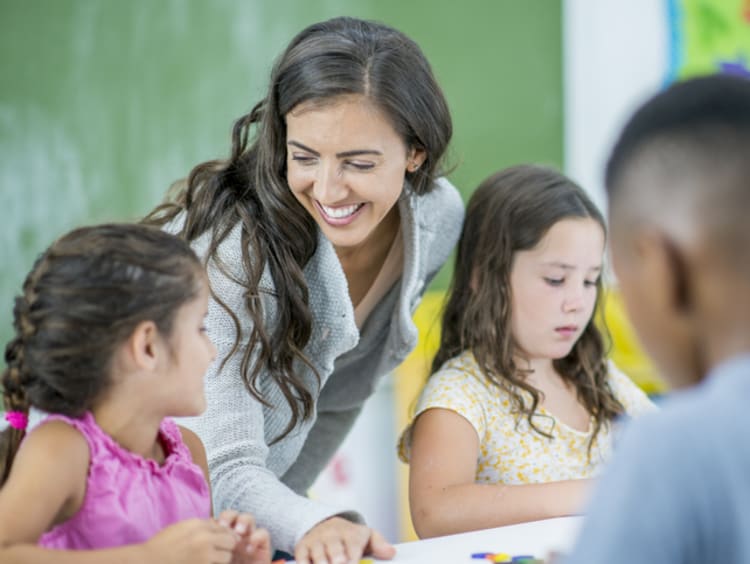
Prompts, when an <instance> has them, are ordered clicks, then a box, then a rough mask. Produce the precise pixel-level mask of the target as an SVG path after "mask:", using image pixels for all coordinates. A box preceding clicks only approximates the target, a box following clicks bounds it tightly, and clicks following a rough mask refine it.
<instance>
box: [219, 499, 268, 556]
mask: <svg viewBox="0 0 750 564" xmlns="http://www.w3.org/2000/svg"><path fill="white" fill-rule="evenodd" d="M218 521H219V524H220V525H223V526H225V527H227V528H229V529H231V530H232V531H234V533H235V535H236V536H237V537H236V538H237V544H236V545H235V547H234V551H233V553H232V564H269V563H270V562H271V539H270V537H269V535H268V531H267V530H265V529H259V528H257V527H256V526H255V519H253V516H252V515H250V514H249V513H239V512H237V511H232V510H227V511H222V512H221V514H220V515H219V518H218Z"/></svg>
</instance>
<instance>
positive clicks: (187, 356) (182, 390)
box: [160, 282, 216, 417]
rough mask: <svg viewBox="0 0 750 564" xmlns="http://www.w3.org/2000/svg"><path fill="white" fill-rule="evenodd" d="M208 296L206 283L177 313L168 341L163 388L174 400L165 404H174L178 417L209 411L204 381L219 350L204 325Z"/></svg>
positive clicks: (172, 413) (174, 412)
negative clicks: (207, 409)
mask: <svg viewBox="0 0 750 564" xmlns="http://www.w3.org/2000/svg"><path fill="white" fill-rule="evenodd" d="M208 294H209V292H208V284H207V283H205V282H204V283H203V285H202V288H201V291H200V294H199V295H198V297H196V298H195V299H194V300H192V301H190V302H188V303H186V304H184V305H183V306H182V307H181V308H180V309H179V311H178V312H177V314H176V316H175V319H174V322H173V329H172V334H171V336H170V337H169V339H168V346H169V349H170V351H169V353H170V354H167V355H165V357H166V358H167V359H168V360H167V366H166V367H165V373H166V374H165V375H164V380H163V382H162V384H161V385H160V387H161V388H162V389H163V390H165V391H167V396H171V399H170V400H166V401H169V402H170V403H171V409H170V410H169V411H170V414H171V415H173V416H175V417H178V416H192V415H200V414H201V413H203V411H204V410H205V409H206V396H205V392H204V387H203V378H204V376H205V374H206V370H208V366H209V365H210V364H211V362H212V361H213V360H214V358H215V357H216V347H215V346H214V344H213V342H211V339H209V337H208V335H207V334H206V328H205V325H204V322H205V318H206V315H207V312H208ZM170 384H173V385H170ZM170 388H171V390H170ZM165 397H166V396H165Z"/></svg>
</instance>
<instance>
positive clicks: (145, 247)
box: [0, 224, 205, 485]
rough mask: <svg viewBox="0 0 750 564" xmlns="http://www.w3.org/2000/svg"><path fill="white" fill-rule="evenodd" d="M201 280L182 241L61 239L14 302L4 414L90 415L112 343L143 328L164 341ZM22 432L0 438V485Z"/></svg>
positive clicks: (108, 233)
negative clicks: (147, 324)
mask: <svg viewBox="0 0 750 564" xmlns="http://www.w3.org/2000/svg"><path fill="white" fill-rule="evenodd" d="M204 280H205V275H204V273H203V269H202V267H201V264H200V262H199V261H198V259H197V257H196V256H195V254H194V253H193V251H192V250H191V249H190V247H189V246H188V245H187V243H185V242H184V241H182V240H180V239H179V238H177V237H175V236H173V235H170V234H168V233H165V232H163V231H161V230H159V229H157V228H154V227H148V226H145V225H131V224H104V225H98V226H93V227H83V228H79V229H75V230H73V231H71V232H70V233H68V234H66V235H64V236H63V237H61V238H60V239H58V240H57V241H55V242H54V243H53V244H52V245H51V246H50V247H49V248H48V249H47V250H46V251H45V252H44V253H43V254H42V255H41V256H40V257H39V258H38V259H37V260H36V262H35V264H34V266H33V267H32V269H31V272H30V273H29V274H28V276H27V277H26V280H25V281H24V284H23V292H22V294H21V295H20V296H18V297H17V298H16V299H15V306H14V308H13V326H14V329H15V336H14V337H13V338H12V339H11V340H10V342H9V343H8V344H7V346H6V349H5V362H6V368H5V370H4V372H3V373H2V380H1V383H2V388H3V404H4V407H5V409H6V411H8V412H9V413H10V412H14V414H16V415H21V416H22V417H23V416H26V415H28V412H29V409H30V407H32V406H33V407H35V408H37V409H40V410H42V411H46V412H53V413H60V414H63V415H67V416H69V417H78V416H80V415H82V414H83V413H84V412H86V411H88V410H90V409H91V408H92V407H93V406H94V405H95V403H96V401H97V400H98V399H99V398H100V397H102V395H103V392H104V391H105V390H106V389H107V388H108V387H109V384H110V371H111V370H110V369H111V362H112V358H113V354H114V352H115V351H116V349H117V348H118V347H119V345H121V344H122V343H123V342H125V341H126V340H127V339H128V337H129V336H130V335H131V334H132V332H133V330H134V329H135V328H136V326H137V325H138V324H139V323H141V322H143V321H153V322H154V323H155V324H156V326H157V328H158V329H159V331H160V332H161V333H162V334H163V335H165V336H169V335H170V334H171V329H172V322H173V320H174V316H175V314H176V312H177V310H178V309H179V307H180V306H181V305H183V304H185V303H187V302H189V301H190V300H191V299H193V298H195V297H196V296H197V295H198V293H199V291H200V289H201V287H202V285H203V284H204V283H205V281H204ZM20 426H21V425H15V426H14V425H11V426H10V427H8V428H7V429H6V430H5V431H3V432H2V433H0V485H2V484H3V483H4V482H5V480H6V479H7V477H8V475H9V473H10V468H11V466H12V462H13V458H14V457H15V454H16V452H17V450H18V447H19V445H20V443H21V440H22V439H23V437H24V435H25V429H19V428H17V427H20Z"/></svg>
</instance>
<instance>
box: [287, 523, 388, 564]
mask: <svg viewBox="0 0 750 564" xmlns="http://www.w3.org/2000/svg"><path fill="white" fill-rule="evenodd" d="M364 554H369V555H372V556H374V557H375V558H381V559H384V560H390V559H391V558H393V556H394V555H395V554H396V549H395V548H393V546H392V545H391V544H390V543H389V542H388V541H387V540H385V539H384V538H383V536H382V535H381V534H380V533H378V532H377V531H375V530H373V529H370V528H369V527H367V526H366V525H358V524H356V523H352V522H351V521H347V520H346V519H343V518H341V517H331V518H330V519H326V520H325V521H322V522H320V523H318V524H317V525H316V526H315V527H313V528H312V529H310V531H308V533H307V534H306V535H305V536H304V537H302V540H300V541H299V543H297V547H296V548H295V550H294V558H295V560H296V561H297V564H345V563H348V562H358V561H359V559H360V558H361V557H362V556H363V555H364Z"/></svg>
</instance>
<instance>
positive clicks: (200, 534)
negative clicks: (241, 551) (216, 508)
mask: <svg viewBox="0 0 750 564" xmlns="http://www.w3.org/2000/svg"><path fill="white" fill-rule="evenodd" d="M236 545H237V536H236V534H235V533H234V532H233V531H232V529H230V528H228V527H226V526H224V525H221V524H219V523H218V522H216V521H214V520H213V519H188V520H186V521H180V522H179V523H175V524H174V525H171V526H169V527H167V528H165V529H164V530H162V531H160V532H159V533H157V534H156V535H154V536H153V537H151V539H149V540H148V541H147V542H145V543H144V544H143V545H141V546H142V548H143V551H144V552H145V558H143V559H142V560H143V561H144V562H154V563H156V562H158V563H159V564H227V563H229V562H231V560H232V552H233V550H234V549H235V546H236Z"/></svg>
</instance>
